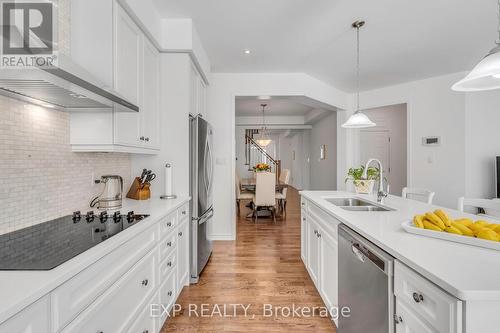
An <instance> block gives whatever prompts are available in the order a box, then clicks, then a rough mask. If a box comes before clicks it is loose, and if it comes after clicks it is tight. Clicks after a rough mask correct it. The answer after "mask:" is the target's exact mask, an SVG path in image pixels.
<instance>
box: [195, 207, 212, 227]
mask: <svg viewBox="0 0 500 333" xmlns="http://www.w3.org/2000/svg"><path fill="white" fill-rule="evenodd" d="M213 216H214V210H213V209H211V210H210V212H209V213H208V214H207V216H205V217H203V218H201V219H200V220H198V224H203V223H205V222H208V221H209V220H210V219H211V218H212V217H213Z"/></svg>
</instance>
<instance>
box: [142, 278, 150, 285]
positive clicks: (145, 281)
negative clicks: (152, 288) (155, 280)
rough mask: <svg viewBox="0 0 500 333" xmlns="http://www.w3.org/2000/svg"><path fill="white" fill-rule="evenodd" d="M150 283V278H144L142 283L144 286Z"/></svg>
mask: <svg viewBox="0 0 500 333" xmlns="http://www.w3.org/2000/svg"><path fill="white" fill-rule="evenodd" d="M148 283H149V280H148V279H144V280H142V285H143V286H144V287H146V286H147V285H148Z"/></svg>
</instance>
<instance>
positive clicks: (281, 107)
mask: <svg viewBox="0 0 500 333" xmlns="http://www.w3.org/2000/svg"><path fill="white" fill-rule="evenodd" d="M261 104H267V106H266V112H265V114H266V116H305V115H306V114H307V113H308V112H309V111H311V110H312V109H313V107H311V106H307V105H304V104H301V103H297V102H296V101H294V100H293V99H291V98H286V97H282V98H280V97H273V99H270V100H265V101H262V100H259V99H257V97H237V98H236V116H237V117H249V116H262V106H261Z"/></svg>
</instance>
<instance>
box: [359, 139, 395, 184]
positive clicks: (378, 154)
mask: <svg viewBox="0 0 500 333" xmlns="http://www.w3.org/2000/svg"><path fill="white" fill-rule="evenodd" d="M359 145H360V161H361V164H363V165H365V164H366V162H368V160H369V159H370V158H376V159H378V160H380V162H382V166H383V172H384V173H383V176H384V177H385V178H386V179H387V180H388V182H389V184H390V183H391V163H390V161H391V159H390V152H391V142H390V135H389V131H370V130H361V131H360V135H359Z"/></svg>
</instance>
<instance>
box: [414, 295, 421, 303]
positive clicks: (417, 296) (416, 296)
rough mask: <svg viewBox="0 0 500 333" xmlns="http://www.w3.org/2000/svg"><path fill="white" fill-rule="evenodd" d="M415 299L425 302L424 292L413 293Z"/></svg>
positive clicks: (418, 301)
mask: <svg viewBox="0 0 500 333" xmlns="http://www.w3.org/2000/svg"><path fill="white" fill-rule="evenodd" d="M413 300H414V301H415V302H416V303H420V302H423V301H424V296H422V294H417V293H413Z"/></svg>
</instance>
